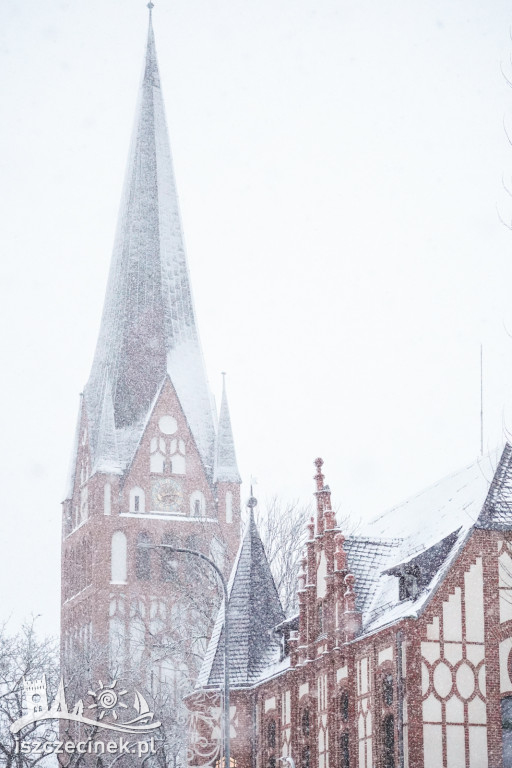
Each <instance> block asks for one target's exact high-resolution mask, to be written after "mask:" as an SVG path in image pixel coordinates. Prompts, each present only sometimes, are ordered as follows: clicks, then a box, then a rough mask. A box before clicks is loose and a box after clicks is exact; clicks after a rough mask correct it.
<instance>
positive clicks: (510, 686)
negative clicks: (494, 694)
mask: <svg viewBox="0 0 512 768" xmlns="http://www.w3.org/2000/svg"><path fill="white" fill-rule="evenodd" d="M511 648H512V638H510V637H507V639H506V640H502V641H501V643H500V691H501V692H502V693H505V691H510V690H512V680H511V679H510V675H509V672H508V655H509V653H510V649H511Z"/></svg>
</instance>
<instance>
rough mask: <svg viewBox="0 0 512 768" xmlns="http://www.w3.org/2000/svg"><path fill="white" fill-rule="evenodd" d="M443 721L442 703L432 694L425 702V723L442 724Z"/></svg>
mask: <svg viewBox="0 0 512 768" xmlns="http://www.w3.org/2000/svg"><path fill="white" fill-rule="evenodd" d="M441 720H442V717H441V702H440V701H439V699H436V697H435V696H434V694H433V693H431V694H430V696H429V697H428V698H426V699H425V701H424V702H423V722H424V723H440V722H441Z"/></svg>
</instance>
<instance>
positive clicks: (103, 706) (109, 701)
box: [87, 680, 128, 720]
mask: <svg viewBox="0 0 512 768" xmlns="http://www.w3.org/2000/svg"><path fill="white" fill-rule="evenodd" d="M98 685H99V688H98V690H97V691H88V692H87V693H88V694H89V696H92V697H93V699H95V702H94V704H89V707H88V709H97V710H98V720H103V718H104V717H105V715H111V716H112V717H113V718H114V720H117V718H118V714H117V712H116V707H118V708H120V709H121V708H122V709H127V707H128V705H127V704H125V703H124V702H122V701H121V700H120V699H121V696H124V695H125V694H126V693H128V691H126V690H123V691H116V690H114V689H115V687H116V685H117V680H114V681H113V682H112V683H110V685H107V686H104V685H103V683H102V682H101V680H98Z"/></svg>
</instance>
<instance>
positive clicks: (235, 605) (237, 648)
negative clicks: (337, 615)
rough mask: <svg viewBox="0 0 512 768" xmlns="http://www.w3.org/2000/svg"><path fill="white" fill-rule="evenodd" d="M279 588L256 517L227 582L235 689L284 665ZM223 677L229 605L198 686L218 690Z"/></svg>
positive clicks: (219, 618)
mask: <svg viewBox="0 0 512 768" xmlns="http://www.w3.org/2000/svg"><path fill="white" fill-rule="evenodd" d="M284 618H285V616H284V612H283V609H282V607H281V602H280V600H279V595H278V593H277V589H276V585H275V583H274V579H273V577H272V573H271V572H270V566H269V564H268V560H267V556H266V554H265V549H264V547H263V543H262V541H261V538H260V535H259V533H258V529H257V527H256V523H255V522H254V515H253V513H252V509H251V514H250V518H249V522H248V524H247V528H246V531H245V534H244V536H243V539H242V543H241V545H240V548H239V550H238V554H237V557H236V560H235V564H234V566H233V569H232V571H231V578H230V580H229V583H228V621H229V642H228V655H229V666H230V675H229V679H230V684H231V685H232V686H234V687H245V686H247V685H253V684H254V683H255V682H256V681H258V680H259V679H260V677H261V676H262V675H266V674H268V668H269V667H272V668H273V667H274V664H276V663H277V662H278V661H279V653H280V639H279V638H278V637H277V636H276V635H275V634H274V633H273V629H274V627H275V626H276V625H277V624H279V623H280V622H282V621H283V620H284ZM223 676H224V604H222V606H221V608H220V610H219V613H218V615H217V621H216V623H215V627H214V630H213V633H212V637H211V640H210V643H209V645H208V649H207V652H206V656H205V658H204V661H203V666H202V668H201V671H200V673H199V676H198V679H197V687H200V688H202V687H210V686H214V687H219V686H221V685H222V681H223Z"/></svg>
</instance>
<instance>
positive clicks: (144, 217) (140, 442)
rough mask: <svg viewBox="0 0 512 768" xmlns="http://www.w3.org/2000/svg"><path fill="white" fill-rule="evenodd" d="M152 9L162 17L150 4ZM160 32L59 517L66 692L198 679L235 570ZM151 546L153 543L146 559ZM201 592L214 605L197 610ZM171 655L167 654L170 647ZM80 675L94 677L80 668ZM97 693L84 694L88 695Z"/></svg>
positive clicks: (231, 477)
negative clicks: (208, 566) (72, 684)
mask: <svg viewBox="0 0 512 768" xmlns="http://www.w3.org/2000/svg"><path fill="white" fill-rule="evenodd" d="M150 6H151V4H150ZM212 403H213V398H212V396H211V393H210V389H209V386H208V381H207V378H206V373H205V369H204V363H203V357H202V352H201V347H200V342H199V337H198V331H197V327H196V320H195V314H194V309H193V303H192V295H191V287H190V281H189V274H188V267H187V260H186V255H185V249H184V244H183V236H182V231H181V222H180V214H179V210H178V200H177V193H176V184H175V180H174V172H173V165H172V159H171V152H170V146H169V139H168V135H167V126H166V119H165V113H164V106H163V100H162V94H161V88H160V78H159V72H158V65H157V59H156V51H155V40H154V34H153V28H152V23H151V7H150V22H149V33H148V40H147V47H146V54H145V60H144V68H143V76H142V80H141V84H140V90H139V98H138V106H137V113H136V118H135V126H134V131H133V137H132V143H131V148H130V154H129V159H128V166H127V172H126V179H125V185H124V192H123V198H122V201H121V206H120V212H119V221H118V227H117V233H116V238H115V244H114V250H113V255H112V261H111V268H110V275H109V279H108V285H107V290H106V296H105V304H104V310H103V316H102V320H101V327H100V333H99V339H98V343H97V347H96V352H95V356H94V361H93V364H92V370H91V373H90V377H89V380H88V382H87V384H86V386H85V389H84V392H83V394H82V395H81V403H80V409H79V416H78V424H77V429H76V436H75V444H74V450H73V456H72V467H71V475H70V479H69V489H68V492H67V496H66V499H65V501H64V503H63V512H62V610H61V644H62V648H61V656H62V662H63V669H64V673H65V675H66V677H67V679H70V678H71V677H72V676H73V675H74V674H76V673H77V672H78V673H81V676H82V677H83V678H84V681H85V680H88V681H89V687H90V685H91V682H92V680H93V679H96V680H98V679H111V680H113V679H120V680H121V681H124V684H125V685H127V684H128V683H130V682H131V683H134V682H136V683H137V685H139V687H140V686H142V687H143V688H144V686H145V690H146V695H147V689H151V688H158V687H161V686H162V685H164V686H167V687H169V688H173V687H174V688H176V690H175V691H174V694H173V695H174V700H176V697H177V696H178V695H179V693H180V690H181V689H180V685H181V680H182V678H183V676H185V677H188V678H189V679H190V678H191V677H195V675H196V674H197V666H195V665H197V662H196V661H194V660H195V659H197V658H198V656H200V655H201V654H203V653H204V648H205V647H206V642H207V636H206V632H207V630H206V629H205V623H204V621H203V620H202V618H201V614H202V612H203V613H204V609H205V606H206V607H209V610H210V612H211V607H212V600H214V599H215V597H216V595H217V592H216V588H215V584H214V582H212V580H211V576H210V577H208V575H207V574H206V573H204V571H201V569H200V568H198V565H197V562H196V563H194V562H192V561H191V560H186V559H185V558H184V557H181V559H180V558H178V556H175V557H174V558H173V557H172V556H170V555H169V554H166V553H165V552H162V551H155V550H152V549H151V548H149V547H150V546H154V545H160V544H172V545H174V546H181V547H187V548H189V549H193V550H199V551H201V552H203V553H204V554H206V555H208V556H210V557H211V558H213V560H214V561H215V562H216V563H217V565H218V566H219V567H220V568H221V569H223V570H224V571H225V572H226V573H229V569H230V566H231V563H232V562H233V558H234V555H235V553H236V550H237V547H238V543H239V536H240V476H239V473H238V469H237V462H236V455H235V447H234V441H233V435H232V431H231V423H230V415H229V410H228V403H227V398H226V391H225V386H224V388H223V395H222V402H221V408H220V413H219V417H218V420H217V416H216V414H215V412H214V408H213V407H212ZM148 545H149V546H148ZM192 587H194V589H195V590H196V591H197V592H199V594H200V596H201V598H203V603H201V602H200V601H199V602H198V600H196V602H195V603H193V602H192V603H191V602H190V596H191V594H192V592H193V590H192ZM166 649H167V650H166ZM80 667H83V668H82V669H80ZM86 690H87V689H86Z"/></svg>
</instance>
